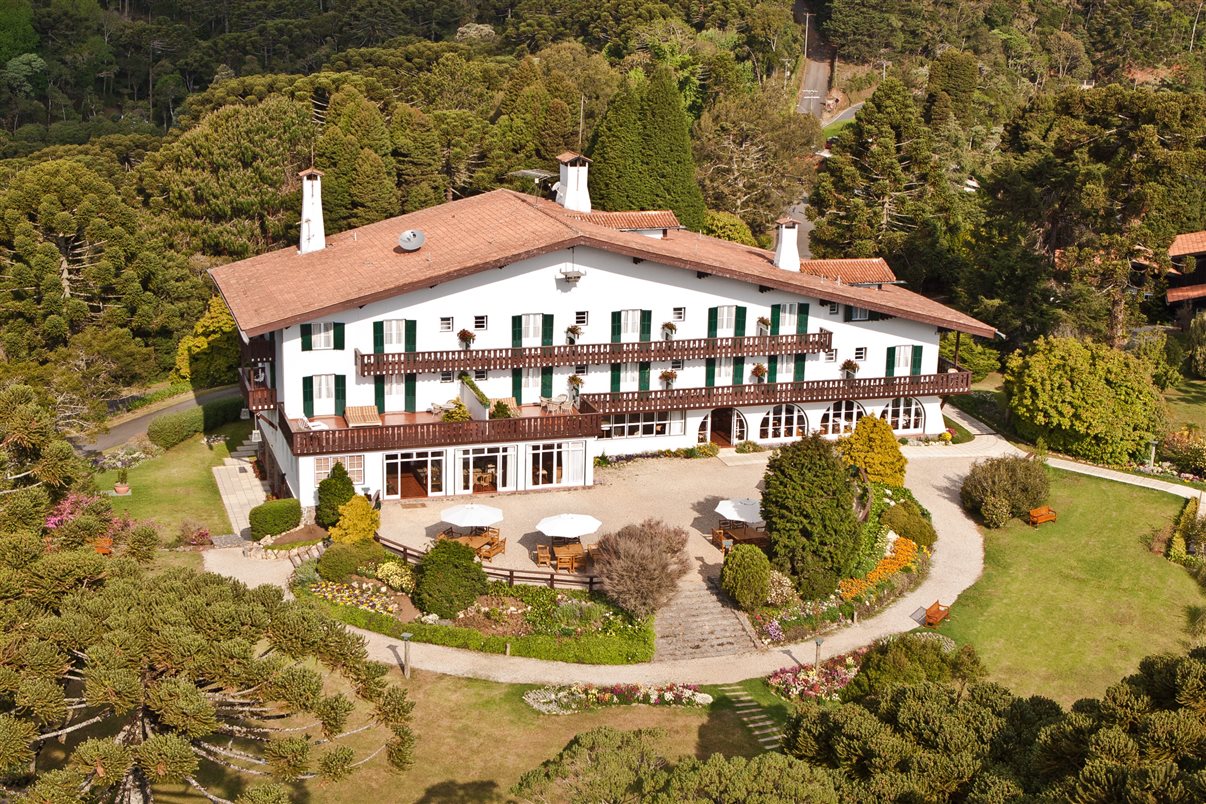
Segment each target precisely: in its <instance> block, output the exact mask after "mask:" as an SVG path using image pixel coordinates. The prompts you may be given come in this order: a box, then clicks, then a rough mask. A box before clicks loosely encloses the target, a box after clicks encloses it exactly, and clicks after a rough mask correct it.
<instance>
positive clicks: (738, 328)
mask: <svg viewBox="0 0 1206 804" xmlns="http://www.w3.org/2000/svg"><path fill="white" fill-rule="evenodd" d="M733 334H734V335H735V336H736V337H738V338H740V337H743V336H744V335H745V308H744V307H738V308H737V315H735V316H733Z"/></svg>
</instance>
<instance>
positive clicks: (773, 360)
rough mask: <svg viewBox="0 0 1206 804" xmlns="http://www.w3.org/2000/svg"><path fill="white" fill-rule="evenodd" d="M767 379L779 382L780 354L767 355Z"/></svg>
mask: <svg viewBox="0 0 1206 804" xmlns="http://www.w3.org/2000/svg"><path fill="white" fill-rule="evenodd" d="M775 306H776V307H778V306H779V305H777V304H776V305H775ZM766 381H767V382H778V381H779V356H778V355H767V357H766Z"/></svg>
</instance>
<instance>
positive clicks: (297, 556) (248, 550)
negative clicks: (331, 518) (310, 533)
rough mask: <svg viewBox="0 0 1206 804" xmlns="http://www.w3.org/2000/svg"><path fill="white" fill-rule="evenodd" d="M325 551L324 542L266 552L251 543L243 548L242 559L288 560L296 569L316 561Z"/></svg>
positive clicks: (261, 546) (262, 546) (325, 545)
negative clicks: (305, 563) (307, 562)
mask: <svg viewBox="0 0 1206 804" xmlns="http://www.w3.org/2000/svg"><path fill="white" fill-rule="evenodd" d="M326 551H327V543H326V542H319V543H318V544H307V545H305V546H304V547H294V548H293V549H292V550H268V549H267V548H266V547H265V546H264V545H263V544H259V543H257V542H252V543H251V544H249V545H247V546H246V547H244V548H243V557H244V558H259V559H266V560H278V559H288V560H289V561H290V562H291V563H292V564H293V566H295V567H296V566H299V565H301V564H302V563H304V562H306V561H310V560H311V559H317V558H318V557H319V556H321V555H322V554H323V553H325V552H326Z"/></svg>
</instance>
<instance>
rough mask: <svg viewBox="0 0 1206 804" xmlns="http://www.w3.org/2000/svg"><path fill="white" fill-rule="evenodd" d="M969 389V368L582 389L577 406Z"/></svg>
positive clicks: (704, 404) (622, 407)
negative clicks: (640, 388) (612, 390)
mask: <svg viewBox="0 0 1206 804" xmlns="http://www.w3.org/2000/svg"><path fill="white" fill-rule="evenodd" d="M969 390H971V372H966V371H964V372H955V373H949V374H914V375H907V376H904V377H867V378H865V379H857V378H856V379H850V380H804V381H802V382H774V383H758V384H754V385H723V386H718V387H715V388H671V389H668V390H665V391H622V392H620V393H614V394H583V395H582V399H581V402H580V407H581V409H582V410H583V411H586V412H591V413H606V414H613V413H639V412H643V411H655V410H672V409H677V408H687V409H690V408H695V409H699V408H727V407H740V406H743V405H783V404H788V403H800V402H835V401H837V400H840V399H889V398H895V397H898V396H937V395H944V394H962V393H967V392H968V391H969Z"/></svg>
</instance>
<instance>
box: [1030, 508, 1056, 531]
mask: <svg viewBox="0 0 1206 804" xmlns="http://www.w3.org/2000/svg"><path fill="white" fill-rule="evenodd" d="M1054 521H1055V511H1053V510H1052V508H1051V506H1050V505H1043V506H1040V507H1038V508H1031V509H1030V525H1031V527H1035V528H1037V527H1038V526H1039V525H1041V524H1043V523H1044V522H1054Z"/></svg>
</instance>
